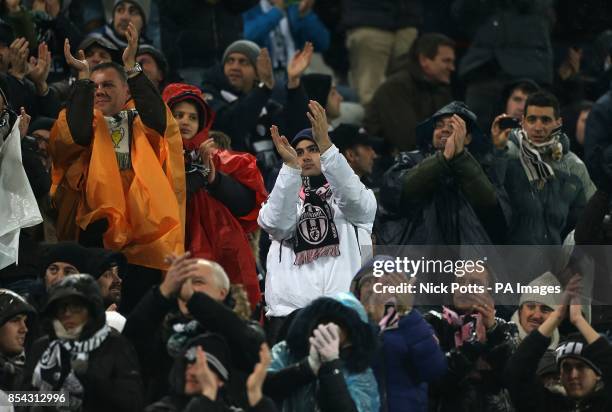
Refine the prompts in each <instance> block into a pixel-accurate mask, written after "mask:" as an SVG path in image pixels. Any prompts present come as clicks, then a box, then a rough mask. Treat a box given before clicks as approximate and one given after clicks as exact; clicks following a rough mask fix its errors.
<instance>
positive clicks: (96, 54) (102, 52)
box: [85, 45, 113, 68]
mask: <svg viewBox="0 0 612 412" xmlns="http://www.w3.org/2000/svg"><path fill="white" fill-rule="evenodd" d="M85 60H87V63H88V64H89V67H91V68H93V67H95V66H97V65H98V64H101V63H109V62H111V61H113V58H112V57H111V54H110V53H109V51H108V50H106V49H104V48H102V47H100V46H95V45H94V46H91V47H89V48H88V49H87V50H85Z"/></svg>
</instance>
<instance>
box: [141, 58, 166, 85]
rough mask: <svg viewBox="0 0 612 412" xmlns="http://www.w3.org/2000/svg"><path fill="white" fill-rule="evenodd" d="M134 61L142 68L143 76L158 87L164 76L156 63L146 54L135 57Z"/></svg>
mask: <svg viewBox="0 0 612 412" xmlns="http://www.w3.org/2000/svg"><path fill="white" fill-rule="evenodd" d="M136 61H137V62H138V63H140V65H141V66H142V71H143V72H144V74H145V75H146V76H147V77H148V78H149V80H151V82H153V84H154V85H156V86H158V87H159V84H160V83H161V82H162V81H163V80H164V74H163V73H162V71H161V69H160V68H159V66H158V65H157V62H156V61H155V59H154V58H153V56H151V55H150V54H148V53H145V54H141V55H140V56H137V57H136Z"/></svg>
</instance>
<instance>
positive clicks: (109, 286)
mask: <svg viewBox="0 0 612 412" xmlns="http://www.w3.org/2000/svg"><path fill="white" fill-rule="evenodd" d="M89 254H90V256H91V257H90V259H89V274H90V275H91V276H93V277H94V279H96V282H98V286H100V292H102V300H103V301H104V307H105V308H110V309H112V308H111V306H113V305H114V308H115V309H116V307H117V306H119V302H121V285H122V283H123V280H122V278H123V277H125V275H126V270H127V260H126V259H125V256H124V255H123V254H122V253H118V252H113V251H112V250H106V249H99V248H90V249H89ZM107 310H108V309H107Z"/></svg>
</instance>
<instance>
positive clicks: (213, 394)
mask: <svg viewBox="0 0 612 412" xmlns="http://www.w3.org/2000/svg"><path fill="white" fill-rule="evenodd" d="M194 374H195V377H196V379H197V380H198V382H199V383H200V386H201V387H202V395H204V396H206V397H207V398H208V399H210V400H211V401H214V400H216V399H217V391H218V389H219V388H218V387H217V381H216V379H215V373H214V372H213V371H211V370H210V368H209V367H208V361H207V360H206V353H204V351H203V350H202V347H201V346H198V348H197V349H196V364H195V369H194Z"/></svg>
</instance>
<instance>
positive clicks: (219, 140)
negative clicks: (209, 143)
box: [208, 130, 232, 150]
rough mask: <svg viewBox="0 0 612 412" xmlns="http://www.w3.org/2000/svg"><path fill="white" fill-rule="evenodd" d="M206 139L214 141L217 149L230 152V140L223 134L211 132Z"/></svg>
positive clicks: (215, 131)
mask: <svg viewBox="0 0 612 412" xmlns="http://www.w3.org/2000/svg"><path fill="white" fill-rule="evenodd" d="M208 137H211V138H212V139H213V140H214V141H215V143H216V144H217V146H218V147H219V149H225V150H232V139H231V137H229V136H228V135H226V134H225V133H223V132H221V131H219V130H211V131H210V132H209V133H208Z"/></svg>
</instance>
